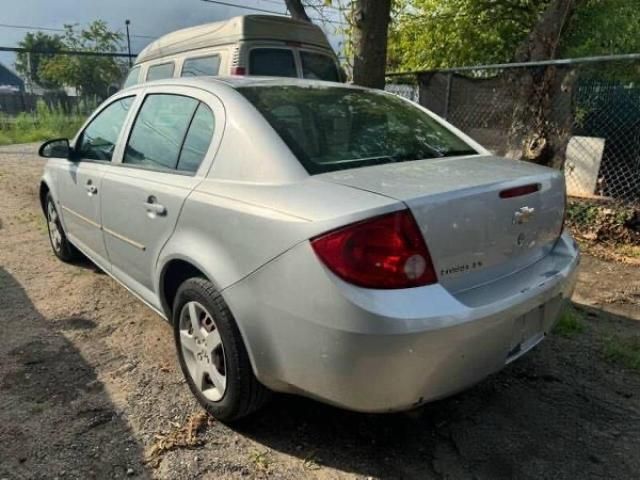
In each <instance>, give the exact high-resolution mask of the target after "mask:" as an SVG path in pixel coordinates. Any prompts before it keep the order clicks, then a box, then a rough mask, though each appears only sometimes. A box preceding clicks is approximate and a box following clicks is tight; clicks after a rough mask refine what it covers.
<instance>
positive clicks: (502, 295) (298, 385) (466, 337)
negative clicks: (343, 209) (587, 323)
mask: <svg viewBox="0 0 640 480" xmlns="http://www.w3.org/2000/svg"><path fill="white" fill-rule="evenodd" d="M578 263H579V253H578V251H577V249H576V246H575V243H574V242H573V240H572V239H571V238H570V237H569V235H568V234H566V233H565V235H563V237H562V238H561V239H560V241H559V242H558V244H557V246H556V248H555V249H554V250H553V252H552V253H551V254H549V255H548V256H547V257H545V258H544V259H543V260H541V261H539V262H538V263H536V264H535V265H532V266H530V267H528V268H527V269H525V270H523V271H521V272H518V273H516V274H513V275H510V276H509V277H506V278H504V279H501V280H498V281H496V282H493V283H491V284H490V285H485V286H482V287H478V288H475V289H473V290H469V291H466V292H462V293H459V294H451V293H449V292H448V291H446V290H445V289H444V288H443V287H442V286H440V285H432V286H428V287H422V288H414V289H407V290H392V291H372V290H367V289H361V288H358V287H354V286H352V285H348V284H346V283H344V282H342V281H341V280H339V279H337V278H336V277H334V276H333V275H332V274H330V273H329V272H328V271H326V269H325V268H324V267H322V266H321V265H320V263H319V262H318V260H317V259H316V257H315V255H314V254H313V252H312V251H311V248H310V246H309V245H308V244H307V243H304V244H300V245H299V246H297V247H296V248H294V249H292V250H291V251H289V252H287V254H285V255H283V256H281V257H280V258H279V259H277V260H275V261H273V262H271V263H270V264H268V265H266V266H265V267H263V268H262V269H260V270H259V271H257V272H255V273H254V274H253V275H251V276H250V277H248V278H247V279H245V280H244V281H243V282H241V283H239V284H236V285H234V286H232V287H230V288H229V289H227V290H225V291H224V292H223V295H224V297H225V299H226V300H227V303H228V304H229V306H230V308H231V310H232V312H233V313H234V315H235V317H236V319H237V321H238V324H239V327H240V329H241V331H242V333H243V336H244V339H245V341H246V343H247V347H248V351H249V354H250V357H251V360H252V363H253V366H254V370H255V373H256V375H257V377H258V379H259V380H260V381H262V382H263V383H264V384H265V385H267V386H268V387H270V388H272V389H274V390H278V391H285V392H293V393H301V394H304V395H307V396H310V397H314V398H317V399H320V400H322V401H325V402H328V403H332V404H335V405H338V406H341V407H345V408H348V409H352V410H358V411H367V412H383V411H393V410H404V409H409V408H412V407H415V406H417V405H419V404H421V403H424V402H427V401H430V400H434V399H437V398H441V397H445V396H448V395H451V394H453V393H455V392H457V391H460V390H462V389H464V388H466V387H468V386H470V385H472V384H474V383H477V382H478V381H480V380H482V379H483V378H484V377H486V376H487V375H489V374H491V373H493V372H495V371H497V370H499V369H500V368H502V367H503V366H504V365H505V364H507V363H509V362H510V361H513V360H514V359H515V358H517V357H518V356H520V355H522V354H523V353H525V352H526V351H527V350H528V349H530V348H532V347H533V346H535V344H536V343H537V342H538V341H539V340H540V339H541V338H543V337H544V335H546V334H547V333H548V332H549V331H550V330H551V329H552V327H553V325H554V324H555V321H556V319H557V317H558V313H559V312H560V309H561V307H562V304H563V302H564V300H566V299H568V298H570V297H571V294H572V292H573V288H574V286H575V281H576V268H577V265H578Z"/></svg>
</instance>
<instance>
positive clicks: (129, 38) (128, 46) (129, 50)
mask: <svg viewBox="0 0 640 480" xmlns="http://www.w3.org/2000/svg"><path fill="white" fill-rule="evenodd" d="M130 24H131V21H130V20H129V19H126V20H125V21H124V25H125V27H127V52H129V67H131V65H132V63H131V37H130V36H129V25H130Z"/></svg>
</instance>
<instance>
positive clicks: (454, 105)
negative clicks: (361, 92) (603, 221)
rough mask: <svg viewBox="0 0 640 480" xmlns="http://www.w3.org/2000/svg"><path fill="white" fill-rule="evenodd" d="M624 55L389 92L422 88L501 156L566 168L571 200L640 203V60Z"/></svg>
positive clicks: (461, 72) (493, 71)
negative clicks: (602, 198) (600, 198)
mask: <svg viewBox="0 0 640 480" xmlns="http://www.w3.org/2000/svg"><path fill="white" fill-rule="evenodd" d="M619 58H620V57H608V58H601V59H598V60H597V61H596V60H594V61H590V62H588V63H582V62H581V61H579V60H576V61H571V60H569V61H563V62H562V63H561V64H556V65H554V64H551V65H546V64H542V65H541V64H530V66H529V65H526V64H519V65H518V66H516V67H513V66H508V65H501V66H485V67H474V68H470V67H467V68H462V69H457V70H456V69H453V70H446V71H431V72H417V73H413V74H410V75H409V77H413V79H415V84H416V85H417V86H416V87H414V86H413V85H411V84H399V83H391V84H390V85H388V86H387V90H389V91H392V92H394V93H398V94H400V95H403V96H405V97H407V98H412V99H413V98H415V92H416V90H417V92H418V100H419V102H420V103H421V104H422V105H424V106H426V107H427V108H429V109H430V110H432V111H433V112H435V113H437V114H438V115H441V116H442V117H444V118H446V119H447V120H448V121H450V122H451V123H452V124H454V125H455V126H457V127H458V128H460V129H461V130H463V131H464V132H466V133H467V134H469V135H470V136H471V137H473V138H474V139H476V140H477V141H478V142H480V143H481V144H483V145H484V146H486V147H487V148H488V149H489V150H491V151H493V152H495V153H497V154H500V155H505V156H509V157H513V158H524V159H533V160H535V161H537V162H539V163H543V164H548V165H552V166H556V167H559V168H563V169H564V171H565V174H566V177H567V189H568V191H569V193H570V194H571V195H576V196H581V197H594V196H595V197H607V198H612V199H618V200H624V201H628V202H638V201H639V200H640V82H639V80H640V55H639V56H637V58H636V56H627V57H624V58H623V59H619ZM540 143H543V145H540ZM530 157H535V158H530Z"/></svg>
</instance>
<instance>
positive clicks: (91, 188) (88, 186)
mask: <svg viewBox="0 0 640 480" xmlns="http://www.w3.org/2000/svg"><path fill="white" fill-rule="evenodd" d="M84 188H85V189H86V190H87V193H88V194H89V195H95V194H96V193H98V187H96V186H95V185H94V184H93V182H92V181H91V180H87V184H86V185H85V187H84Z"/></svg>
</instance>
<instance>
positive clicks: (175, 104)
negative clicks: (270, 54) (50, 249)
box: [102, 87, 224, 308]
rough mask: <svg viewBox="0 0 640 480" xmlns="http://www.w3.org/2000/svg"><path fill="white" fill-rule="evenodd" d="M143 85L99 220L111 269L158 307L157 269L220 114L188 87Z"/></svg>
mask: <svg viewBox="0 0 640 480" xmlns="http://www.w3.org/2000/svg"><path fill="white" fill-rule="evenodd" d="M167 88H169V87H153V88H149V89H148V90H147V91H146V92H145V96H144V99H143V101H142V102H141V106H140V108H139V110H138V112H137V115H136V118H135V120H134V121H133V125H132V127H131V130H130V133H129V136H128V139H127V142H126V145H125V147H124V149H123V153H122V157H121V159H120V161H119V162H116V163H114V164H113V165H112V167H111V168H109V170H108V171H107V172H106V173H105V175H104V177H103V179H102V223H103V231H104V238H105V244H106V248H107V252H108V254H109V259H110V261H111V268H112V273H113V275H114V276H115V277H116V278H118V279H120V280H121V281H122V282H123V283H125V284H126V285H128V286H129V287H130V288H131V289H132V290H133V291H134V292H136V293H137V294H139V295H140V296H141V297H142V298H143V299H144V300H146V301H147V302H148V303H150V304H151V305H152V306H155V307H157V308H159V307H160V305H159V303H158V301H157V295H155V292H154V291H153V290H154V282H153V280H154V273H155V268H156V262H157V258H158V256H159V253H160V250H161V249H162V247H163V246H164V244H165V243H166V242H167V240H168V239H169V237H170V236H171V234H172V233H173V230H174V227H175V225H176V221H177V219H178V215H179V214H180V210H181V208H182V205H183V203H184V202H185V199H186V198H187V196H188V195H189V193H190V192H191V191H192V190H193V189H194V188H195V186H196V185H197V184H198V183H199V182H200V181H201V180H202V178H203V176H204V175H206V172H207V171H208V168H209V166H210V164H211V161H212V157H213V152H214V146H215V145H217V144H218V143H219V140H220V137H221V135H222V129H223V122H224V114H223V108H222V105H221V104H220V102H219V101H218V100H217V99H216V97H214V96H213V95H211V94H208V93H205V92H203V91H200V90H196V89H191V88H187V87H172V88H171V89H170V91H167Z"/></svg>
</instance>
